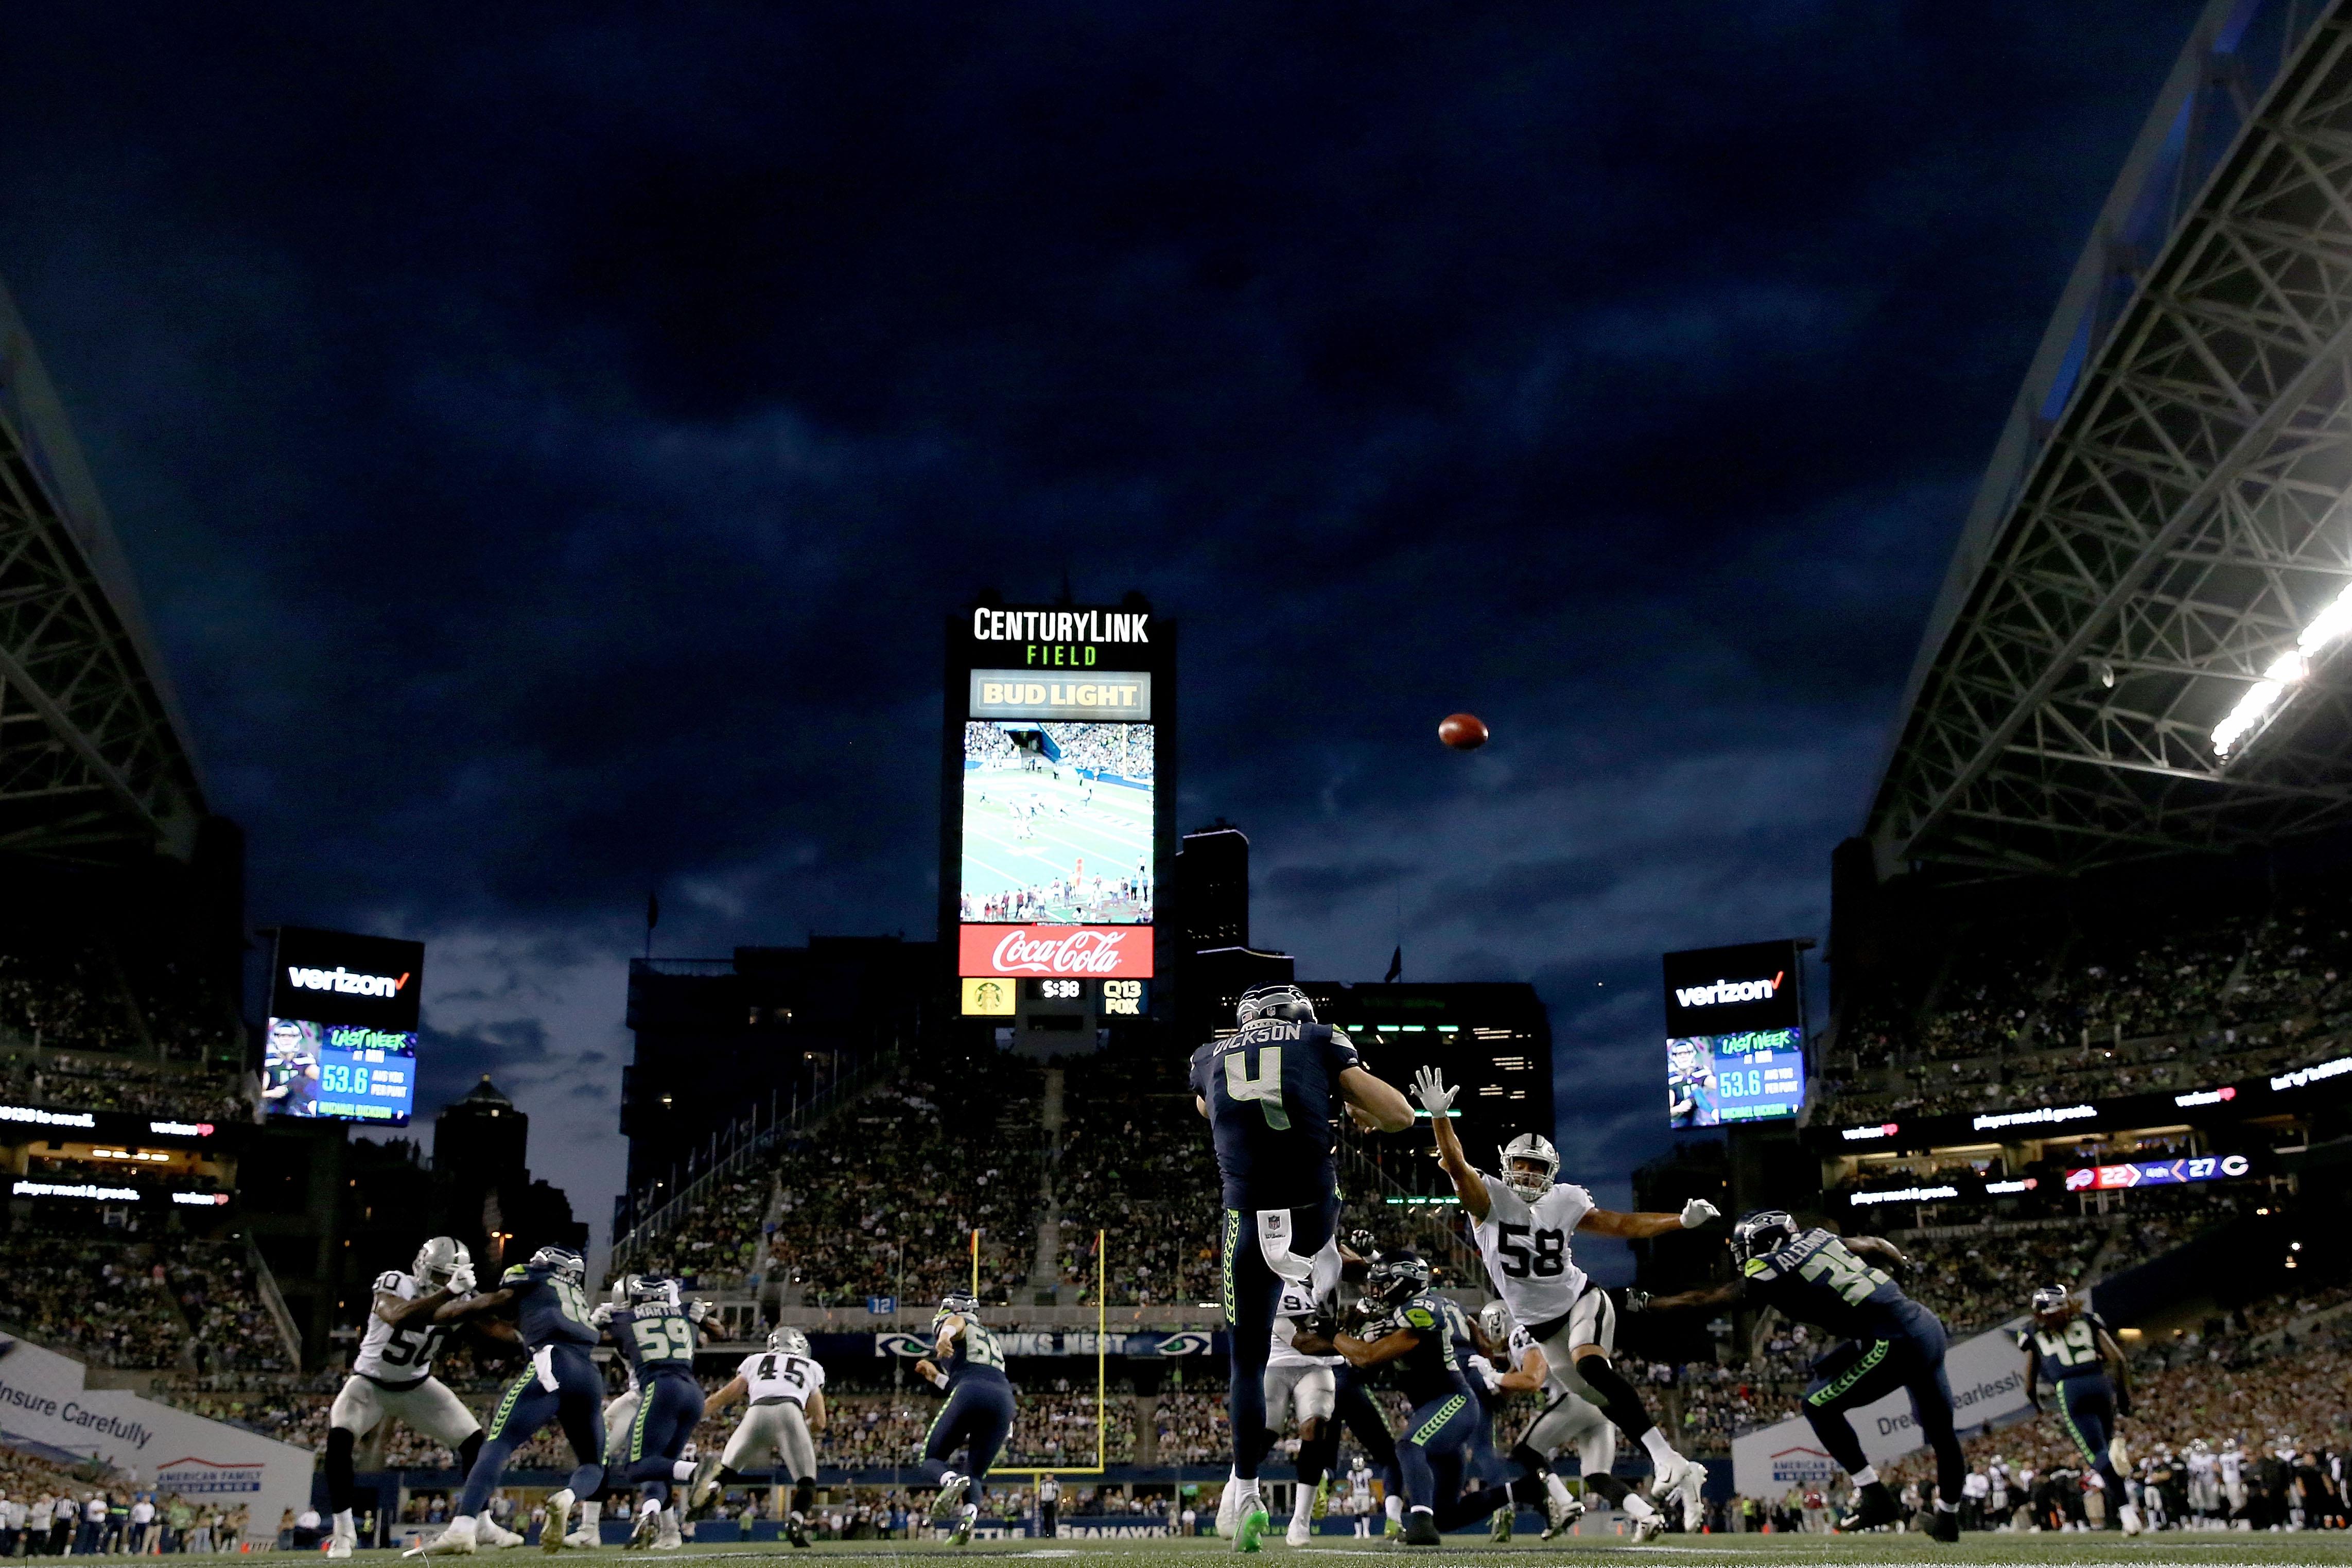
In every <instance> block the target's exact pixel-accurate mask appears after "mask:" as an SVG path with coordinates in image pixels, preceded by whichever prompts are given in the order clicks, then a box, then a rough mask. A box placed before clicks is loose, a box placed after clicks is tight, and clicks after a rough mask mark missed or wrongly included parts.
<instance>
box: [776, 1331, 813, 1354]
mask: <svg viewBox="0 0 2352 1568" xmlns="http://www.w3.org/2000/svg"><path fill="white" fill-rule="evenodd" d="M768 1349H769V1350H770V1351H771V1352H773V1353H774V1354H777V1355H806V1354H808V1353H809V1348H808V1336H807V1335H806V1334H804V1333H803V1332H801V1331H799V1330H798V1329H778V1330H776V1331H774V1332H772V1333H771V1334H770V1335H769V1336H768Z"/></svg>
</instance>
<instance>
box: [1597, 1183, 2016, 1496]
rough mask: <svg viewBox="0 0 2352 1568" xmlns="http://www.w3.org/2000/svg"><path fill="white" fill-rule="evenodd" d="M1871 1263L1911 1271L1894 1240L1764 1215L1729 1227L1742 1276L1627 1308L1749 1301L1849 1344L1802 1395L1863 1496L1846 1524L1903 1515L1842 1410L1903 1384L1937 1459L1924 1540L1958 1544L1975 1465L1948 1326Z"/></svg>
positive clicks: (1635, 1300)
mask: <svg viewBox="0 0 2352 1568" xmlns="http://www.w3.org/2000/svg"><path fill="white" fill-rule="evenodd" d="M1874 1258H1875V1259H1877V1260H1878V1262H1883V1263H1885V1264H1887V1265H1889V1266H1891V1267H1893V1268H1909V1267H1910V1260H1909V1259H1908V1258H1905V1257H1904V1256H1903V1254H1902V1253H1901V1252H1900V1251H1898V1250H1897V1249H1896V1248H1895V1246H1894V1245H1893V1244H1892V1243H1891V1242H1886V1241H1882V1240H1880V1239H1879V1238H1878V1237H1874V1236H1853V1237H1843V1238H1840V1237H1836V1236H1834V1235H1832V1234H1831V1233H1830V1232H1829V1231H1826V1230H1822V1229H1820V1228H1818V1227H1817V1228H1814V1229H1811V1230H1802V1229H1800V1228H1799V1227H1798V1226H1797V1222H1796V1221H1795V1220H1794V1219H1793V1218H1791V1217H1790V1215H1787V1214H1785V1213H1783V1212H1782V1211H1780V1210H1779V1209H1766V1210H1762V1211H1759V1212H1758V1213H1755V1214H1751V1215H1748V1216H1746V1217H1745V1218H1743V1219H1742V1220H1740V1222H1739V1223H1738V1225H1736V1226H1732V1227H1731V1259H1732V1262H1733V1264H1734V1265H1735V1266H1736V1267H1737V1268H1738V1270H1739V1277H1738V1279H1734V1280H1732V1281H1731V1283H1729V1284H1728V1285H1719V1286H1717V1287H1716V1288H1714V1289H1708V1290H1685V1291H1683V1292H1682V1293H1681V1294H1679V1295H1674V1296H1660V1297H1656V1298H1654V1299H1651V1300H1647V1301H1646V1303H1645V1302H1644V1300H1643V1298H1642V1297H1641V1296H1640V1295H1639V1294H1638V1293H1637V1294H1636V1295H1634V1296H1632V1297H1629V1298H1628V1299H1627V1305H1628V1306H1629V1307H1630V1308H1632V1309H1633V1310H1643V1308H1644V1306H1645V1305H1646V1308H1647V1310H1650V1311H1670V1310H1680V1309H1684V1308H1689V1307H1726V1306H1730V1305H1731V1304H1733V1303H1734V1302H1738V1301H1742V1300H1753V1301H1757V1302H1759V1303H1761V1304H1762V1305H1764V1306H1766V1307H1769V1308H1771V1309H1772V1310H1775V1311H1778V1312H1779V1313H1780V1315H1781V1316H1783V1317H1786V1318H1793V1319H1795V1320H1797V1321H1800V1322H1806V1323H1812V1324H1815V1325H1817V1326H1819V1327H1821V1328H1824V1329H1827V1330H1829V1331H1830V1332H1832V1333H1833V1334H1837V1335H1840V1336H1842V1337H1843V1339H1844V1341H1845V1342H1844V1343H1843V1344H1842V1345H1839V1346H1838V1347H1837V1348H1836V1349H1835V1350H1832V1351H1831V1352H1829V1353H1828V1354H1826V1355H1824V1356H1822V1358H1821V1359H1820V1360H1819V1361H1816V1362H1815V1363H1813V1385H1812V1387H1811V1389H1809V1390H1807V1392H1806V1394H1805V1419H1806V1421H1807V1422H1809V1423H1810V1424H1811V1426H1812V1428H1813V1435H1814V1436H1817V1437H1819V1438H1820V1439H1821V1440H1822V1447H1824V1448H1826V1449H1828V1450H1829V1454H1830V1457H1831V1458H1833V1459H1835V1460H1836V1461H1837V1462H1838V1463H1839V1465H1841V1466H1842V1467H1843V1468H1844V1469H1845V1472H1846V1474H1847V1475H1849V1476H1851V1477H1853V1484H1854V1487H1855V1489H1856V1494H1857V1502H1856V1506H1855V1508H1854V1510H1853V1512H1852V1513H1850V1514H1848V1515H1846V1516H1845V1517H1844V1518H1843V1519H1842V1520H1840V1521H1838V1528H1839V1529H1840V1530H1847V1531H1852V1530H1868V1529H1870V1528H1872V1527H1873V1526H1874V1525H1881V1524H1892V1523H1894V1522H1895V1521H1897V1520H1899V1519H1901V1518H1902V1517H1903V1509H1902V1506H1901V1505H1900V1504H1899V1503H1897V1502H1896V1501H1895V1494H1894V1493H1893V1492H1891V1491H1889V1490H1888V1489H1887V1488H1886V1483H1885V1482H1884V1481H1882V1480H1880V1479H1879V1478H1878V1471H1877V1470H1876V1469H1875V1468H1874V1467H1873V1466H1872V1465H1871V1463H1870V1461H1869V1459H1868V1458H1865V1457H1864V1454H1863V1451H1862V1439H1861V1438H1860V1437H1859V1436H1855V1434H1854V1430H1853V1422H1852V1421H1850V1420H1849V1419H1847V1415H1846V1413H1847V1412H1848V1411H1852V1410H1858V1409H1860V1408H1861V1407H1862V1406H1864V1405H1869V1404H1872V1403H1874V1402H1875V1401H1877V1400H1880V1399H1884V1398H1885V1396H1886V1395H1888V1394H1892V1393H1894V1392H1895V1390H1896V1389H1898V1388H1899V1389H1903V1390H1905V1391H1906V1392H1907V1393H1908V1394H1910V1395H1911V1413H1912V1416H1913V1418H1914V1419H1915V1420H1916V1422H1917V1423H1918V1427H1919V1432H1920V1434H1921V1436H1925V1437H1926V1438H1927V1447H1929V1448H1931V1449H1933V1450H1934V1451H1935V1455H1936V1512H1935V1520H1934V1521H1933V1523H1932V1525H1931V1526H1930V1528H1929V1531H1928V1533H1929V1534H1931V1535H1933V1536H1934V1537H1935V1538H1936V1539H1937V1540H1938V1541H1958V1539H1959V1538H1960V1515H1959V1511H1958V1510H1959V1506H1960V1489H1961V1488H1962V1486H1963V1485H1965V1484H1966V1482H1967V1480H1968V1474H1969V1462H1968V1458H1967V1456H1966V1455H1964V1454H1963V1453H1962V1452H1961V1450H1960V1440H1959V1437H1958V1436H1957V1435H1956V1434H1955V1433H1954V1431H1953V1429H1952V1385H1951V1383H1950V1381H1949V1380H1948V1378H1946V1376H1945V1375H1944V1345H1945V1340H1944V1325H1943V1323H1942V1322H1941V1321H1939V1320H1938V1319H1937V1316H1936V1314H1935V1313H1933V1312H1931V1311H1929V1310H1927V1308H1925V1307H1923V1306H1921V1305H1920V1304H1919V1303H1918V1302H1916V1301H1914V1300H1911V1298H1909V1297H1908V1296H1906V1295H1905V1294H1904V1293H1903V1291H1902V1289H1900V1288H1899V1287H1897V1286H1896V1284H1895V1279H1894V1277H1893V1276H1892V1275H1890V1274H1889V1273H1887V1272H1886V1270H1885V1268H1879V1267H1878V1266H1877V1264H1876V1263H1874V1262H1873V1261H1871V1260H1872V1259H1874ZM1759 1332H1760V1330H1759Z"/></svg>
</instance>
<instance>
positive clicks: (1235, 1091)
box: [1225, 1046, 1290, 1132]
mask: <svg viewBox="0 0 2352 1568" xmlns="http://www.w3.org/2000/svg"><path fill="white" fill-rule="evenodd" d="M1244 1056H1255V1058H1257V1064H1256V1066H1257V1070H1256V1071H1255V1072H1252V1071H1251V1070H1250V1067H1249V1064H1248V1063H1246V1062H1244V1061H1243V1060H1242V1058H1244ZM1225 1094H1226V1096H1227V1098H1229V1099H1231V1100H1234V1102H1235V1103H1240V1102H1242V1101H1244V1100H1256V1101H1257V1108H1258V1109H1259V1110H1262V1111H1264V1112H1265V1124H1266V1125H1267V1126H1268V1127H1271V1128H1273V1129H1274V1130H1275V1131H1276V1132H1286V1131H1289V1130H1290V1112H1289V1111H1288V1110H1285V1109H1283V1104H1282V1047H1280V1046H1260V1047H1257V1048H1256V1049H1255V1051H1251V1050H1247V1049H1244V1050H1238V1051H1234V1052H1233V1053H1232V1054H1231V1055H1229V1056H1227V1057H1226V1058H1225Z"/></svg>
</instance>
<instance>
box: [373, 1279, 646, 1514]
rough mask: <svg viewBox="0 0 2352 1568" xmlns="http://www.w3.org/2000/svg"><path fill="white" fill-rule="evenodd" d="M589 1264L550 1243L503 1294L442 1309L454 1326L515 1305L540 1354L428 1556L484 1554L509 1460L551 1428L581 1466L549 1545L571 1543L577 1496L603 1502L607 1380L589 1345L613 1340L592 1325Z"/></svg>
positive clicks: (494, 1418)
mask: <svg viewBox="0 0 2352 1568" xmlns="http://www.w3.org/2000/svg"><path fill="white" fill-rule="evenodd" d="M587 1277H588V1266H587V1264H586V1263H585V1262H584V1261H583V1259H582V1258H581V1256H580V1255H579V1254H578V1253H576V1252H573V1251H571V1250H570V1249H569V1248H566V1247H541V1248H540V1249H539V1250H538V1251H537V1252H534V1253H532V1254H531V1255H530V1261H528V1262H525V1263H518V1264H516V1265H515V1266H514V1267H513V1268H509V1269H508V1270H507V1271H506V1274H505V1275H504V1276H503V1277H502V1278H501V1279H499V1288H498V1289H495V1290H490V1291H486V1292H484V1293H483V1294H481V1295H479V1296H468V1297H467V1298H466V1299H465V1300H462V1301H451V1302H449V1303H448V1304H447V1305H446V1306H443V1307H440V1308H437V1309H436V1310H435V1311H434V1314H433V1320H434V1321H436V1322H440V1323H454V1322H459V1321H463V1320H465V1319H467V1318H475V1317H480V1316H481V1315H483V1314H484V1313H487V1312H494V1311H500V1310H506V1309H509V1308H511V1309H512V1310H513V1312H514V1325H515V1331H516V1333H517V1335H518V1336H519V1337H520V1339H521V1341H522V1343H523V1346H524V1348H525V1349H527V1350H529V1351H530V1366H529V1367H527V1368H526V1369H524V1371H523V1373H522V1375H520V1377H517V1378H516V1379H515V1380H514V1381H513V1382H512V1383H510V1384H507V1386H506V1388H505V1389H504V1390H503V1391H502V1392H501V1393H500V1394H499V1403H498V1408H497V1409H496V1410H494V1411H493V1412H492V1413H491V1415H490V1421H489V1436H488V1440H487V1441H486V1442H484V1443H483V1445H482V1453H481V1457H480V1458H478V1459H476V1460H475V1461H474V1468H473V1469H472V1470H471V1471H470V1472H468V1473H467V1477H466V1489H465V1493H464V1495H463V1496H461V1497H460V1498H459V1499H458V1500H457V1513H456V1515H455V1516H454V1517H452V1518H451V1519H450V1521H449V1528H448V1529H446V1531H442V1532H441V1534H440V1535H439V1537H437V1538H436V1539H435V1540H434V1541H432V1542H429V1543H428V1544H426V1545H424V1546H421V1547H416V1548H414V1549H413V1551H414V1552H415V1553H416V1554H418V1555H423V1556H438V1555H442V1554H445V1553H467V1552H472V1551H473V1550H474V1544H475V1529H476V1524H475V1521H477V1520H478V1519H479V1518H480V1517H481V1512H482V1509H483V1506H484V1505H485V1504H487V1503H488V1501H489V1500H490V1491H491V1489H492V1488H494V1487H496V1486H497V1485H498V1484H499V1475H500V1474H501V1473H502V1472H503V1471H504V1470H505V1469H506V1465H507V1460H508V1458H509V1457H511V1456H512V1455H513V1453H514V1451H515V1450H516V1449H518V1448H520V1447H522V1446H523V1445H524V1444H525V1443H528V1442H530V1439H531V1438H532V1437H533V1436H535V1435H536V1434H537V1433H538V1431H539V1429H540V1428H541V1427H542V1426H546V1425H547V1424H548V1423H549V1422H551V1421H554V1422H559V1423H561V1424H562V1427H563V1436H565V1438H567V1439H568V1440H569V1441H570V1442H571V1444H572V1458H573V1459H574V1460H575V1461H577V1464H578V1468H576V1469H574V1470H573V1471H572V1479H571V1480H570V1481H569V1482H568V1483H566V1484H565V1486H564V1487H563V1488H562V1489H561V1490H558V1491H555V1492H552V1493H551V1494H549V1496H548V1499H547V1524H546V1526H545V1527H544V1529H543V1530H542V1531H541V1535H540V1541H539V1543H540V1545H541V1547H542V1548H543V1549H545V1550H547V1551H549V1552H552V1551H554V1550H555V1549H556V1548H557V1547H558V1546H560V1545H561V1544H562V1541H563V1535H564V1531H565V1530H566V1529H567V1528H568V1526H569V1523H570V1521H571V1517H572V1501H573V1500H574V1499H577V1498H593V1497H594V1496H595V1495H596V1493H597V1491H598V1490H599V1489H602V1488H603V1486H604V1462H603V1458H602V1456H603V1454H604V1374H603V1373H600V1372H598V1371H597V1370H596V1363H594V1362H593V1361H591V1360H590V1359H589V1357H588V1351H589V1348H590V1347H591V1346H593V1345H594V1344H595V1343H596V1342H598V1341H599V1340H601V1339H602V1338H603V1337H604V1336H603V1334H601V1333H600V1332H599V1331H597V1328H596V1326H595V1324H594V1323H593V1322H591V1321H589V1316H590V1311H591V1309H590V1307H589V1305H588V1298H587V1295H586V1293H585V1292H584V1291H583V1289H581V1286H582V1285H583V1282H584V1281H585V1280H586V1279H587Z"/></svg>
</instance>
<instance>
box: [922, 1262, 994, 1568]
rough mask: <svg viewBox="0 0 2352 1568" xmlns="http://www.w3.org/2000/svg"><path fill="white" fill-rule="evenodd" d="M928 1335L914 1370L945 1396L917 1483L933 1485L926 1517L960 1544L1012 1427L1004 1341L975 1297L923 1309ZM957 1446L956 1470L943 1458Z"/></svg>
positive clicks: (954, 1298)
mask: <svg viewBox="0 0 2352 1568" xmlns="http://www.w3.org/2000/svg"><path fill="white" fill-rule="evenodd" d="M931 1341H932V1344H931V1355H930V1358H929V1359H928V1360H924V1361H919V1362H917V1363H915V1370H916V1371H917V1372H919V1373H921V1374H922V1375H923V1376H925V1377H927V1378H929V1380H930V1381H931V1383H932V1384H934V1385H935V1386H937V1387H938V1388H940V1390H942V1391H943V1392H945V1394H947V1396H948V1399H947V1403H946V1404H945V1405H942V1406H940V1413H939V1415H938V1417H937V1418H936V1419H934V1420H933V1421H932V1422H931V1430H930V1434H929V1436H927V1437H925V1438H924V1439H923V1463H922V1473H923V1484H924V1485H925V1486H933V1487H937V1488H939V1489H940V1495H939V1496H938V1497H936V1498H934V1499H933V1500H932V1501H931V1522H932V1523H933V1524H946V1523H948V1522H949V1521H951V1520H952V1521H954V1526H955V1528H954V1531H953V1532H952V1533H951V1534H950V1537H949V1539H950V1541H952V1542H955V1544H957V1545H959V1546H961V1545H962V1544H963V1543H964V1542H967V1541H970V1540H971V1527H972V1524H973V1522H974V1521H976V1520H978V1519H979V1517H980V1489H981V1487H982V1484H983V1483H984V1482H986V1481H987V1479H988V1468H989V1466H991V1465H992V1464H994V1463H995V1462H996V1456H997V1453H998V1451H999V1450H1001V1449H1002V1448H1003V1447H1004V1439H1005V1438H1006V1437H1007V1436H1010V1435H1011V1433H1012V1431H1013V1384H1012V1382H1011V1381H1010V1380H1009V1379H1007V1378H1006V1377H1005V1375H1004V1347H1003V1345H1000V1344H998V1343H997V1342H996V1336H995V1335H994V1334H992V1333H990V1332H989V1331H988V1330H987V1329H986V1328H985V1327H984V1326H982V1323H981V1321H980V1301H979V1299H978V1298H976V1297H972V1296H966V1295H951V1296H948V1297H945V1298H943V1299H942V1300H940V1310H938V1311H937V1312H935V1313H933V1314H932V1315H931ZM959 1448H965V1449H968V1450H969V1453H968V1455H967V1462H966V1464H965V1467H964V1468H963V1469H961V1470H956V1469H952V1468H950V1467H949V1464H948V1461H949V1459H950V1458H952V1457H953V1456H954V1454H955V1451H956V1450H957V1449H959ZM967 1496H969V1498H970V1499H971V1500H970V1501H966V1500H965V1499H966V1498H967ZM959 1505H961V1506H959Z"/></svg>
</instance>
